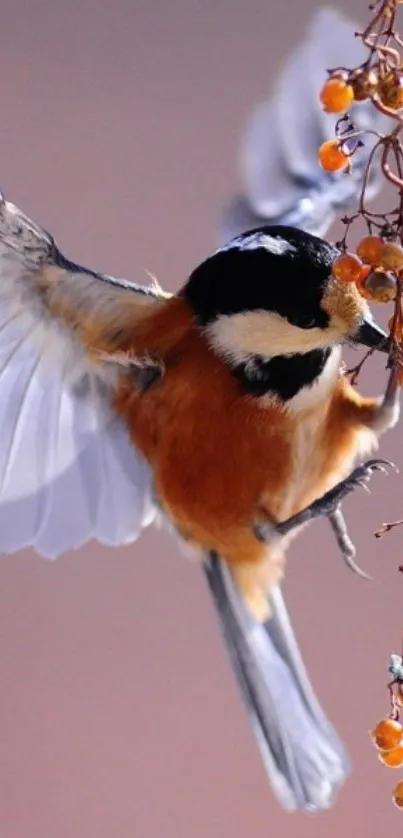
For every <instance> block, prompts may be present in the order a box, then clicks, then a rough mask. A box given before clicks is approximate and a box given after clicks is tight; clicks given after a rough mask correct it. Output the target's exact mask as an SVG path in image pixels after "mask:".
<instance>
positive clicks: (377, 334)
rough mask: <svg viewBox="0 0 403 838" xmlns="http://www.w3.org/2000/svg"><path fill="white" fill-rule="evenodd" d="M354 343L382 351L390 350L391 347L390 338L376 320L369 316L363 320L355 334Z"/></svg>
mask: <svg viewBox="0 0 403 838" xmlns="http://www.w3.org/2000/svg"><path fill="white" fill-rule="evenodd" d="M353 343H358V344H361V345H362V346H368V347H369V348H370V349H378V350H379V351H380V352H389V349H390V338H389V337H388V335H387V334H386V332H384V331H383V329H381V327H380V326H378V324H377V323H376V322H375V320H372V319H371V318H369V317H366V318H365V319H364V320H363V322H362V323H361V326H360V328H359V329H358V332H356V333H355V335H353Z"/></svg>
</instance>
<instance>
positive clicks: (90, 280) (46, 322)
mask: <svg viewBox="0 0 403 838" xmlns="http://www.w3.org/2000/svg"><path fill="white" fill-rule="evenodd" d="M45 269H46V270H47V271H49V270H51V271H52V282H53V283H55V284H56V283H58V285H60V289H61V291H60V293H61V294H64V295H65V296H66V299H67V300H69V301H74V304H77V305H80V306H85V305H89V306H90V305H92V304H93V305H98V306H102V305H104V306H105V308H107V307H108V306H113V304H114V301H115V294H117V298H119V297H120V295H122V294H123V295H124V296H125V297H126V295H129V296H130V297H131V298H132V295H133V294H134V295H138V296H139V299H140V302H139V305H143V304H144V303H145V302H147V301H148V302H150V303H152V302H153V299H155V300H156V301H157V300H158V296H157V295H156V294H155V296H154V297H153V292H152V289H142V288H139V287H137V286H134V285H130V283H127V282H121V281H114V280H111V279H110V278H108V277H102V276H101V275H97V274H93V273H92V272H87V271H85V270H84V269H82V268H80V267H79V266H75V265H72V264H71V263H68V262H67V261H66V260H64V257H62V256H61V254H60V253H59V251H58V250H57V248H56V246H55V244H54V242H53V240H52V239H51V237H50V236H48V234H46V233H44V231H43V230H41V228H39V227H36V225H34V224H33V222H31V221H30V220H29V219H26V218H25V216H23V214H22V213H20V212H19V211H18V210H17V209H16V208H15V207H13V206H12V205H11V204H8V203H7V202H4V201H3V202H2V203H1V206H0V553H3V554H4V553H13V552H14V551H16V550H19V549H21V548H23V547H30V546H31V547H33V548H34V549H35V550H37V552H39V553H41V554H42V555H44V556H46V557H48V558H54V557H56V556H58V555H60V554H61V553H64V552H65V551H67V550H71V549H73V548H78V547H80V546H81V545H82V544H84V542H86V541H88V540H89V539H91V538H94V539H97V540H98V541H100V542H103V543H105V544H111V545H118V544H124V543H126V542H128V541H132V540H134V539H135V538H136V537H137V536H138V534H139V532H140V531H141V529H142V527H144V526H146V525H147V524H149V523H150V522H151V521H152V520H153V517H154V506H153V503H152V497H151V494H152V492H151V475H150V472H149V469H148V466H147V465H146V463H145V462H144V461H143V460H142V459H141V457H140V456H139V454H138V453H137V452H136V451H135V449H134V447H133V446H132V445H131V443H130V441H129V437H128V433H127V431H126V429H125V427H124V426H123V424H122V423H121V421H120V420H119V419H118V418H117V417H115V416H114V415H113V414H112V411H111V408H110V398H109V387H108V381H107V380H106V379H105V380H104V379H103V378H102V377H101V376H100V373H99V370H96V369H95V367H92V366H91V363H90V362H89V360H88V358H87V357H86V356H85V353H84V351H83V348H82V347H80V344H79V341H78V340H77V338H76V337H75V336H74V334H73V333H72V332H71V331H69V329H68V328H67V327H66V326H65V325H64V324H63V323H62V322H59V321H58V320H57V318H54V317H53V318H52V317H51V316H50V314H49V312H48V311H47V310H46V303H45V302H44V300H43V298H42V296H41V295H42V291H41V277H42V276H43V275H44V271H45ZM42 290H43V289H42ZM69 295H70V296H69Z"/></svg>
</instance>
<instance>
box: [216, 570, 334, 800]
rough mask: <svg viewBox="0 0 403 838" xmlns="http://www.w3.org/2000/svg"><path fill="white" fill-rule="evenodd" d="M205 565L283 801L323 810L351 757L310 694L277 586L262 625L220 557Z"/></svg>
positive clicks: (265, 759)
mask: <svg viewBox="0 0 403 838" xmlns="http://www.w3.org/2000/svg"><path fill="white" fill-rule="evenodd" d="M204 568H205V574H206V578H207V581H208V585H209V588H210V592H211V595H212V598H213V601H214V605H215V608H216V611H217V614H218V617H219V621H220V624H221V628H222V632H223V636H224V639H225V642H226V646H227V649H228V651H229V654H230V657H231V661H232V665H233V668H234V671H235V674H236V677H237V681H238V684H239V686H240V689H241V693H242V696H243V699H244V702H245V705H246V709H247V712H248V716H249V719H250V722H251V725H252V729H253V731H254V733H255V736H256V739H257V742H258V745H259V748H260V751H261V755H262V758H263V762H264V765H265V767H266V771H267V774H268V777H269V779H270V782H271V785H272V787H273V789H274V791H275V793H276V795H277V797H278V799H279V801H280V803H281V804H282V806H283V807H284V808H285V809H287V810H289V811H293V810H296V809H300V810H301V809H302V810H305V811H311V812H312V811H315V810H320V809H326V808H327V807H328V806H330V805H331V804H332V802H333V801H334V798H335V796H336V794H337V792H338V789H339V787H340V786H341V784H342V783H343V781H344V780H345V778H346V776H347V775H348V773H349V763H348V758H347V755H346V753H345V751H344V748H343V745H342V743H341V742H340V740H339V738H338V736H337V734H336V732H335V731H334V729H333V728H332V726H331V725H330V723H329V722H328V720H327V719H326V717H325V715H324V713H323V711H322V709H321V707H320V705H319V703H318V701H317V698H316V696H315V695H314V692H313V690H312V687H311V684H310V682H309V678H308V675H307V672H306V670H305V667H304V664H303V662H302V659H301V655H300V652H299V649H298V646H297V642H296V640H295V637H294V633H293V630H292V627H291V625H290V621H289V617H288V614H287V610H286V608H285V604H284V601H283V598H282V594H281V591H280V589H279V588H276V589H274V590H273V592H272V594H271V596H270V604H271V609H272V617H271V618H270V620H268V621H267V623H265V624H261V623H258V622H256V620H255V619H254V618H253V617H252V616H251V615H250V613H249V611H248V610H247V608H246V606H245V604H244V602H243V600H242V598H241V596H240V594H239V592H238V590H237V587H236V584H235V582H234V581H233V579H232V576H231V573H230V571H229V569H228V567H227V566H226V565H225V564H224V562H222V561H221V560H220V559H219V558H217V557H216V556H213V555H211V556H209V557H208V558H207V559H206V561H205V563H204Z"/></svg>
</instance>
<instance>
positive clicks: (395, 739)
mask: <svg viewBox="0 0 403 838" xmlns="http://www.w3.org/2000/svg"><path fill="white" fill-rule="evenodd" d="M402 735H403V727H402V726H401V724H400V722H395V721H394V719H382V721H381V722H378V724H377V726H376V727H375V728H374V730H373V731H372V734H371V736H372V738H373V740H374V742H375V745H376V746H377V748H379V750H381V751H391V750H392V749H393V748H397V746H398V745H400V742H401V740H402Z"/></svg>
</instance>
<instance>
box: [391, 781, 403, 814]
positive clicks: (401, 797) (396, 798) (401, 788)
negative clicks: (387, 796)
mask: <svg viewBox="0 0 403 838" xmlns="http://www.w3.org/2000/svg"><path fill="white" fill-rule="evenodd" d="M393 802H394V804H395V806H397V808H398V809H403V780H399V782H398V783H396V785H395V787H394V789H393Z"/></svg>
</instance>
